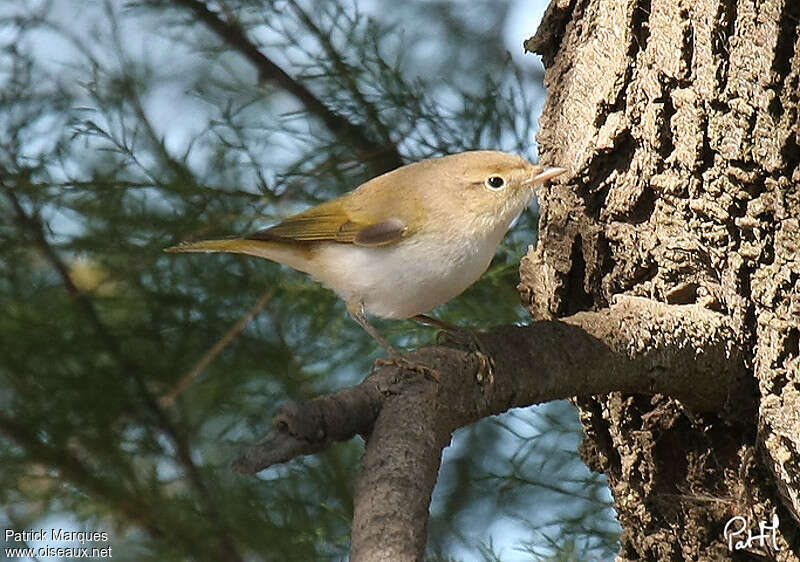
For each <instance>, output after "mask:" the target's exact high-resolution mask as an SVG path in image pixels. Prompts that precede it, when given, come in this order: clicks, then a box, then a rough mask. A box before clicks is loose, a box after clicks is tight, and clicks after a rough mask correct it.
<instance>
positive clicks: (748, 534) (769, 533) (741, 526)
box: [722, 515, 781, 550]
mask: <svg viewBox="0 0 800 562" xmlns="http://www.w3.org/2000/svg"><path fill="white" fill-rule="evenodd" d="M779 523H780V520H779V519H778V516H777V515H773V516H772V523H771V524H769V523H767V522H766V521H759V522H758V533H757V534H753V529H750V525H749V522H748V520H747V519H745V518H744V517H740V516H738V515H737V516H735V517H731V518H730V519H728V522H727V523H725V529H724V530H723V531H722V536H723V537H725V540H726V541H727V542H728V550H745V549H749V548H752V546H753V545H754V544H755V545H757V546H758V547H760V548H765V547H766V546H767V542H766V541H767V540H768V539H769V540H770V541H771V543H772V549H773V550H781V549H780V548H778V544H777V542H776V539H777V537H776V533H777V531H778V524H779ZM737 537H741V538H740V539H739V540H736V542H734V539H735V538H737Z"/></svg>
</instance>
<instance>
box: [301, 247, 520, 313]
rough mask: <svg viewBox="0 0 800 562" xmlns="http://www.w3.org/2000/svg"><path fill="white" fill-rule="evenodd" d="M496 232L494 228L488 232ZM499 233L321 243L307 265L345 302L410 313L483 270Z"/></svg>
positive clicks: (435, 301) (474, 278) (466, 283)
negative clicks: (370, 243)
mask: <svg viewBox="0 0 800 562" xmlns="http://www.w3.org/2000/svg"><path fill="white" fill-rule="evenodd" d="M489 234H490V235H491V234H494V233H489ZM502 234H504V232H503V233H501V234H500V236H499V237H498V236H496V235H494V236H478V237H475V236H465V235H458V233H452V232H451V233H447V232H445V233H430V234H421V233H416V234H414V235H412V236H411V237H410V238H409V239H407V240H403V241H402V242H400V243H397V244H394V245H391V246H380V247H363V246H356V245H353V244H337V243H325V244H322V245H320V246H319V247H318V250H317V252H316V256H315V257H316V259H315V260H314V261H315V265H316V267H315V268H314V269H315V270H316V271H309V273H311V275H312V276H313V277H315V278H316V279H317V280H319V281H321V282H323V283H325V284H326V285H328V286H329V287H330V288H331V289H333V290H334V291H335V292H336V293H337V294H338V295H339V296H340V297H342V298H343V299H344V300H345V301H346V302H348V303H363V304H364V307H365V309H366V311H367V312H369V313H370V314H374V315H376V316H380V317H383V318H410V317H412V316H415V315H417V314H423V313H425V312H428V311H429V310H431V309H433V308H435V307H436V306H439V305H440V304H443V303H445V302H447V301H449V300H450V299H452V298H454V297H456V296H458V295H459V294H460V293H461V292H463V291H464V289H466V288H467V287H469V286H470V285H472V284H473V283H474V282H475V281H477V280H478V278H479V277H480V276H481V275H482V274H483V272H484V271H486V268H487V267H488V266H489V262H490V261H491V259H492V256H493V255H494V253H495V251H496V249H497V245H498V244H499V242H500V238H501V237H502Z"/></svg>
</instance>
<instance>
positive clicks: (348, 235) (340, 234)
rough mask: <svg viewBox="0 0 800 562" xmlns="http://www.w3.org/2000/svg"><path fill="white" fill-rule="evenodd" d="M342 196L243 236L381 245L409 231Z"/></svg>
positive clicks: (397, 221) (400, 221)
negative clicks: (368, 211) (351, 202)
mask: <svg viewBox="0 0 800 562" xmlns="http://www.w3.org/2000/svg"><path fill="white" fill-rule="evenodd" d="M343 199H344V198H339V199H334V200H333V201H328V202H327V203H322V204H321V205H317V206H316V207H312V208H310V209H308V210H306V211H303V212H302V213H298V214H296V215H293V216H291V217H288V218H287V219H285V220H284V221H283V222H281V223H279V224H276V225H275V226H271V227H269V228H265V229H264V230H259V231H258V232H255V233H253V234H251V235H250V236H247V237H246V238H247V239H249V240H283V241H293V242H311V241H323V240H330V241H332V242H342V243H347V244H356V245H359V246H384V245H387V244H392V243H394V242H397V241H399V240H401V239H402V238H403V237H404V236H406V235H407V234H408V233H409V232H408V230H409V229H408V224H407V223H406V221H404V220H403V219H401V218H399V217H395V216H387V215H386V213H381V212H377V213H376V212H374V211H373V212H370V213H367V212H365V210H364V209H363V208H360V207H359V206H354V205H352V204H348V203H349V202H348V201H347V200H346V199H344V200H343Z"/></svg>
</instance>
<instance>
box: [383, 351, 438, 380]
mask: <svg viewBox="0 0 800 562" xmlns="http://www.w3.org/2000/svg"><path fill="white" fill-rule="evenodd" d="M375 365H376V366H378V367H397V368H398V369H400V370H401V371H403V372H406V373H417V374H420V375H422V376H424V377H426V378H428V379H430V380H432V381H434V382H440V379H439V373H438V372H437V371H436V369H434V368H432V367H429V366H428V365H425V364H424V363H420V362H418V361H411V360H410V359H406V358H405V357H403V356H402V355H399V354H392V355H391V356H389V357H387V358H386V359H376V360H375Z"/></svg>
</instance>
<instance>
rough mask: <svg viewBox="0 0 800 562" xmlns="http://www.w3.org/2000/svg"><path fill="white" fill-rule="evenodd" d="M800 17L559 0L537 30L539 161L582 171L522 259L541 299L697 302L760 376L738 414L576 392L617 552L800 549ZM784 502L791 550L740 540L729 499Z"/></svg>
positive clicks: (690, 555) (685, 2)
mask: <svg viewBox="0 0 800 562" xmlns="http://www.w3.org/2000/svg"><path fill="white" fill-rule="evenodd" d="M799 21H800V3H799V2H796V0H738V1H737V0H554V2H553V3H552V4H551V6H550V8H549V9H548V12H547V14H546V16H545V20H544V22H543V23H542V25H541V27H540V29H539V32H538V33H537V34H536V35H535V36H534V37H532V38H531V39H530V40H529V41H528V42H526V47H527V48H528V49H530V50H533V51H537V52H539V53H540V54H541V55H542V56H543V60H544V62H545V65H546V66H547V72H546V83H547V86H548V91H549V99H548V102H547V105H546V107H545V110H544V114H543V117H542V120H541V128H540V134H539V143H540V154H541V159H542V161H543V162H546V163H548V164H557V165H561V166H568V167H569V168H570V170H571V177H570V178H569V179H568V180H567V182H565V183H563V184H560V185H557V186H555V187H554V188H553V189H551V190H550V191H549V192H547V193H544V194H543V195H542V197H541V207H542V218H541V223H540V239H539V243H538V245H537V247H536V248H535V249H531V251H530V252H529V254H528V256H527V257H526V259H525V260H524V262H523V264H522V268H521V277H522V281H521V284H520V289H521V292H522V294H523V298H524V301H525V302H526V304H527V306H528V308H529V310H530V312H531V314H532V315H533V317H534V318H536V319H546V318H554V317H561V316H565V315H568V314H573V313H574V312H575V311H576V310H600V309H603V308H604V307H606V306H608V304H609V303H610V302H611V301H612V299H613V298H614V296H615V295H620V294H625V295H637V296H641V297H646V298H649V299H652V300H656V301H660V302H664V303H673V304H678V303H684V304H685V303H699V304H701V305H702V306H705V307H707V308H709V309H713V310H717V311H719V312H720V313H722V314H725V315H726V316H728V317H729V318H730V319H731V322H732V324H731V325H732V326H733V327H734V330H735V338H736V339H738V340H739V341H742V342H745V346H746V349H747V351H748V358H747V363H748V365H749V369H750V375H751V376H752V379H753V381H754V387H757V391H756V392H753V393H750V394H747V393H745V394H742V395H741V396H740V397H739V400H740V401H741V405H742V406H743V411H744V412H746V413H745V414H742V415H741V417H740V418H739V419H738V420H737V421H736V422H735V423H734V424H733V426H731V425H730V424H728V423H726V422H723V420H722V419H721V418H720V417H719V416H718V415H715V414H703V415H702V416H692V415H688V414H687V413H686V411H685V410H682V409H681V408H679V407H678V404H677V403H676V402H675V400H673V399H670V398H667V397H659V398H656V399H651V398H649V397H648V398H645V397H641V396H636V395H625V394H620V393H612V394H610V395H606V396H600V397H596V398H589V397H583V398H580V399H578V400H577V401H576V402H577V403H578V405H579V406H580V409H581V417H582V421H583V424H584V427H585V430H586V433H587V440H586V442H585V446H584V450H583V453H584V457H585V459H586V460H587V462H588V463H589V464H590V466H592V467H594V468H596V469H597V470H602V471H603V472H605V473H606V474H607V475H608V478H609V482H610V484H611V487H612V491H613V493H614V496H615V501H616V508H617V511H618V513H619V517H620V521H621V523H622V525H623V527H624V534H623V539H622V551H621V554H620V558H621V559H622V560H633V559H636V560H642V559H644V560H681V559H692V560H699V559H702V560H706V559H732V558H736V557H750V556H766V557H774V558H776V559H779V560H797V559H799V557H800V540H798V527H799V526H800V349H799V348H800V344H798V341H800V258H799V257H798V256H800V254H799V253H798V250H799V249H800V225H799V218H800V190H798V185H797V184H798V182H800V146H798V144H799V143H800V112H798V109H799V108H798V101H799V97H800V89H799V86H800V84H799V82H800V80H799V78H800V42H799V36H800V34H799V33H798V24H799ZM661 329H662V328H659V327H654V329H653V330H654V332H653V333H655V334H657V333H658V332H659V331H660V330H661ZM773 515H777V516H778V517H779V520H780V527H779V530H778V547H779V549H780V550H776V549H773V548H770V545H769V544H766V545H763V548H760V547H761V546H762V545H760V544H758V543H756V544H755V545H753V547H752V548H750V549H748V550H742V551H734V552H731V551H729V549H728V545H727V544H726V542H725V540H724V538H723V527H724V525H725V523H726V522H727V521H728V520H729V519H730V518H731V517H733V516H742V517H745V518H748V520H749V525H750V526H751V527H753V528H755V529H756V530H757V525H758V521H770V520H771V519H772V516H773Z"/></svg>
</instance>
